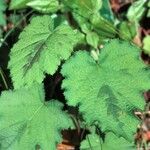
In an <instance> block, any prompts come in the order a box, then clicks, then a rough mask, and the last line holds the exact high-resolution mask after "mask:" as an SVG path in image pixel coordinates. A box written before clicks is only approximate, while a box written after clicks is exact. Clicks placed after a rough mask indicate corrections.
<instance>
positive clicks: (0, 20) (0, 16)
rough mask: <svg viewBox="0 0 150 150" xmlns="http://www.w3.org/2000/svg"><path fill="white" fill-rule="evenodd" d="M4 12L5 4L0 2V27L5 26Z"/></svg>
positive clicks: (2, 1) (2, 0)
mask: <svg viewBox="0 0 150 150" xmlns="http://www.w3.org/2000/svg"><path fill="white" fill-rule="evenodd" d="M5 10H6V4H5V2H4V0H1V1H0V25H2V26H4V25H6V19H5V16H4V11H5Z"/></svg>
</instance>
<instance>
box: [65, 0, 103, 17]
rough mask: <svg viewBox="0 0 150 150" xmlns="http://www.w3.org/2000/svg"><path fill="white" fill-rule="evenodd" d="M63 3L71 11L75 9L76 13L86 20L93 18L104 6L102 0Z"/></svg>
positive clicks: (76, 0)
mask: <svg viewBox="0 0 150 150" xmlns="http://www.w3.org/2000/svg"><path fill="white" fill-rule="evenodd" d="M63 3H64V4H65V6H66V7H69V9H73V11H74V13H78V14H79V15H81V16H83V17H85V18H90V17H92V16H93V15H94V14H95V13H97V12H98V11H99V10H100V8H101V6H102V1H101V0H82V1H81V0H71V1H70V0H63Z"/></svg>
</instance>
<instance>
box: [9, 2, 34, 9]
mask: <svg viewBox="0 0 150 150" xmlns="http://www.w3.org/2000/svg"><path fill="white" fill-rule="evenodd" d="M30 1H32V0H11V2H10V6H9V8H10V9H22V8H26V4H27V3H28V2H30Z"/></svg>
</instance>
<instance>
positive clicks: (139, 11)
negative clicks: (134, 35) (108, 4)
mask: <svg viewBox="0 0 150 150" xmlns="http://www.w3.org/2000/svg"><path fill="white" fill-rule="evenodd" d="M146 2H147V0H137V1H135V2H134V3H133V4H132V5H131V6H130V7H129V10H128V12H127V18H128V19H129V20H130V21H131V22H133V21H136V22H139V21H140V20H141V18H142V17H143V15H144V12H145V11H146V9H145V7H144V5H145V3H146Z"/></svg>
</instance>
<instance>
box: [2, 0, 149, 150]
mask: <svg viewBox="0 0 150 150" xmlns="http://www.w3.org/2000/svg"><path fill="white" fill-rule="evenodd" d="M46 2H47V3H46ZM28 6H29V7H31V8H33V10H34V11H35V12H33V13H32V15H31V18H30V19H29V20H30V23H29V24H28V25H27V26H26V27H25V28H24V29H23V31H22V32H21V34H20V36H19V39H18V42H17V43H16V44H14V46H13V47H12V49H11V52H10V60H9V62H8V68H9V69H10V74H11V79H12V83H13V87H14V88H13V89H12V90H10V91H4V92H2V95H1V97H0V149H2V150H5V149H8V150H34V149H36V150H39V149H41V150H55V149H56V145H57V144H58V143H60V142H61V141H62V138H61V131H62V130H64V129H68V128H75V125H74V124H73V121H72V119H71V117H70V116H71V115H69V112H68V111H66V110H64V109H63V104H62V102H59V101H61V100H55V99H50V100H47V99H46V100H45V91H44V85H43V83H42V82H43V80H44V79H45V76H46V74H48V75H51V76H52V75H54V74H55V73H56V72H59V73H61V74H62V76H63V77H64V79H63V81H62V85H61V86H62V89H63V90H64V96H65V100H66V101H67V105H68V106H73V107H76V108H78V109H79V115H80V116H82V117H80V123H79V126H80V127H82V128H86V129H87V130H89V131H90V133H91V134H87V135H86V139H85V141H82V143H81V147H80V149H81V150H84V149H89V150H96V149H103V150H108V149H112V150H119V149H120V148H121V149H135V147H134V146H133V135H134V133H135V129H136V126H137V125H138V123H139V121H138V119H137V118H136V117H135V116H134V111H136V110H142V109H143V107H144V100H143V99H144V98H143V96H142V92H144V91H146V90H148V89H149V83H150V79H149V72H148V67H147V66H146V65H145V64H144V63H143V62H142V59H141V58H140V49H139V48H138V47H137V46H135V45H134V44H133V43H132V42H131V41H127V39H131V38H125V37H126V36H125V34H126V33H125V32H124V33H123V32H120V31H119V30H118V29H117V27H116V26H115V23H114V16H113V15H112V11H111V10H110V6H109V2H107V3H103V2H102V1H101V0H82V1H81V0H73V1H69V0H62V1H61V2H60V1H57V0H50V1H42V0H34V1H31V0H21V1H19V0H12V1H11V3H10V8H11V9H15V10H18V9H23V8H26V7H28ZM106 8H107V9H108V11H107V9H106ZM36 11H38V13H37V12H36ZM105 12H107V13H108V14H109V15H110V14H111V15H112V16H111V17H110V18H107V17H108V16H109V15H108V14H106V13H105ZM39 13H40V15H39ZM43 13H46V14H43ZM121 30H122V29H121ZM121 38H122V39H121ZM101 45H103V48H101ZM59 68H61V69H59ZM98 131H101V132H102V133H103V134H105V136H103V135H102V134H101V133H100V132H98ZM120 137H121V138H120ZM116 145H117V146H116ZM130 146H131V147H130ZM132 146H133V147H132Z"/></svg>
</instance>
